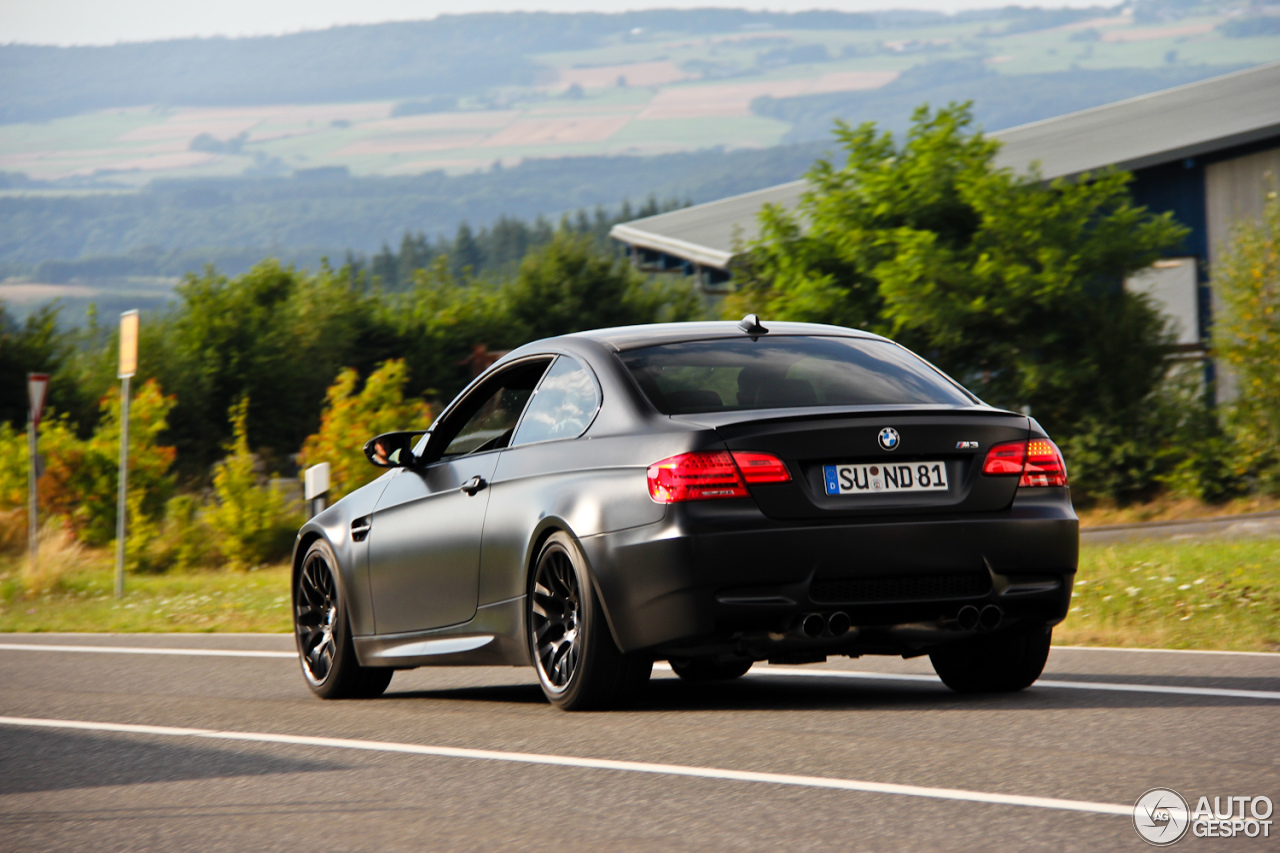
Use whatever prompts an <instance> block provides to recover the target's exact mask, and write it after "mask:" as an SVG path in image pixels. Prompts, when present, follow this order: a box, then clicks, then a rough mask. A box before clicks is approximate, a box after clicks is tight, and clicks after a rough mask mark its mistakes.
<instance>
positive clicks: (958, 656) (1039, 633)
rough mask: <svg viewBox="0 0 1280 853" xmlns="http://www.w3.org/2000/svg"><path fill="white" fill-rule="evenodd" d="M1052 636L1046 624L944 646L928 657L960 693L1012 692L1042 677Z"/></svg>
mask: <svg viewBox="0 0 1280 853" xmlns="http://www.w3.org/2000/svg"><path fill="white" fill-rule="evenodd" d="M1052 636H1053V629H1052V628H1051V627H1050V626H1047V625H1035V626H1032V627H1030V628H1021V629H1015V630H1012V631H1002V632H1001V633H999V634H989V635H987V636H983V637H976V638H974V639H972V640H967V641H964V642H961V643H956V644H954V645H950V646H944V647H943V648H940V649H937V650H936V651H933V652H930V653H929V660H930V661H931V662H932V663H933V670H934V672H936V673H938V677H939V678H941V679H942V683H943V684H945V685H947V686H948V687H950V688H951V689H952V690H955V691H956V692H958V693H1010V692H1013V691H1015V690H1021V689H1023V688H1024V687H1029V686H1030V685H1031V684H1032V683H1034V682H1035V680H1036V679H1037V678H1039V677H1040V673H1041V672H1043V671H1044V664H1045V661H1046V660H1048V658H1049V641H1050V639H1051V638H1052Z"/></svg>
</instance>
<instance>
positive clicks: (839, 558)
mask: <svg viewBox="0 0 1280 853" xmlns="http://www.w3.org/2000/svg"><path fill="white" fill-rule="evenodd" d="M581 545H582V547H583V551H584V552H585V554H586V557H587V560H588V562H589V564H590V566H591V569H592V572H593V576H594V578H595V580H596V584H597V588H598V591H599V593H600V597H601V601H602V603H603V604H604V607H605V611H606V614H607V617H608V619H609V623H610V626H611V628H612V630H613V633H614V637H615V639H616V640H617V642H618V645H619V647H620V648H621V649H622V650H623V651H628V652H630V651H640V650H646V651H651V652H653V653H654V654H655V655H657V656H672V655H679V654H687V655H692V654H741V655H748V656H751V657H755V658H766V657H777V658H785V657H787V656H792V657H795V656H801V657H803V656H804V655H805V654H810V653H812V654H814V655H820V654H824V653H829V654H862V653H889V654H915V653H921V652H924V651H927V650H928V648H929V647H931V646H934V645H937V644H939V643H942V642H949V641H952V640H957V639H962V638H964V637H967V636H969V635H971V634H972V633H973V632H974V631H973V630H970V629H968V628H962V627H961V620H958V619H957V617H958V615H959V613H960V610H961V608H962V607H964V606H965V605H974V606H977V607H983V606H985V605H988V604H991V605H995V606H997V607H999V608H1000V611H1001V614H1002V624H1003V625H1006V626H1010V625H1014V624H1017V623H1019V622H1024V623H1025V622H1033V621H1034V622H1037V623H1042V624H1054V623H1057V622H1060V621H1061V620H1062V619H1063V617H1065V616H1066V613H1067V608H1068V605H1069V603H1070V600H1071V587H1072V583H1073V578H1074V574H1075V571H1076V562H1077V555H1078V549H1079V524H1078V521H1077V519H1076V516H1075V513H1074V511H1073V510H1072V508H1071V501H1070V497H1069V494H1068V492H1067V490H1066V489H1037V490H1022V491H1021V492H1020V493H1019V496H1018V497H1017V498H1016V499H1015V500H1014V502H1013V504H1012V506H1011V507H1010V508H1009V509H1007V510H1004V511H1001V512H996V513H982V514H969V515H965V516H953V517H945V516H925V517H916V518H903V517H897V518H895V519H892V520H888V519H885V520H879V521H876V520H865V521H859V522H858V523H840V524H798V523H795V522H779V521H775V520H771V519H769V518H767V517H766V516H764V515H763V514H762V513H761V512H760V511H759V510H758V509H757V508H756V507H755V506H754V504H752V503H751V502H750V501H745V500H743V501H736V500H735V501H718V502H706V503H693V504H676V505H673V506H672V507H671V508H670V510H669V511H668V513H667V516H666V518H665V519H664V520H663V521H662V522H660V523H658V524H654V525H647V526H644V527H637V528H632V529H629V530H623V531H618V532H615V533H607V534H602V535H599V536H593V537H588V538H585V539H583V540H582V542H581ZM815 612H816V613H820V614H822V615H824V616H829V615H830V614H831V613H834V612H842V613H846V614H848V616H849V617H850V620H851V622H852V625H853V630H851V631H849V632H848V634H845V635H842V636H839V637H835V636H831V635H830V634H829V633H827V634H826V635H824V636H821V637H816V638H815V637H809V636H806V635H804V634H803V633H802V632H801V631H800V630H799V629H798V625H799V623H800V622H801V620H802V619H803V617H804V616H805V615H807V614H811V613H815Z"/></svg>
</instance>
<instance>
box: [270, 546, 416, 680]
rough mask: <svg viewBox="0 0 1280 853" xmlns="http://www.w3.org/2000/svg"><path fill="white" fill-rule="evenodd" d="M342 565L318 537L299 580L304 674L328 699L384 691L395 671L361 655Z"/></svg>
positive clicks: (296, 611) (297, 627)
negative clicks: (367, 663) (363, 661)
mask: <svg viewBox="0 0 1280 853" xmlns="http://www.w3.org/2000/svg"><path fill="white" fill-rule="evenodd" d="M336 565H337V560H336V559H335V558H334V555H333V549H332V548H330V547H329V543H327V542H325V541H324V540H318V541H316V542H315V543H314V544H312V546H311V547H310V548H309V549H308V550H307V553H306V556H304V557H303V558H302V569H301V571H300V572H298V576H297V579H296V580H295V581H294V585H293V626H294V636H295V638H296V639H297V643H298V660H299V663H300V664H301V665H302V675H303V678H305V679H306V682H307V686H308V687H310V688H311V691H312V692H313V693H315V694H316V695H317V696H320V697H321V698H324V699H347V698H352V699H354V698H372V697H374V696H379V695H381V694H382V692H383V691H384V690H386V689H387V685H388V684H390V683H391V676H392V675H393V674H394V673H395V670H393V669H390V668H385V667H364V666H361V665H360V663H359V661H357V660H356V652H355V647H354V646H353V645H352V643H351V635H350V630H349V624H348V621H347V609H346V603H345V601H344V600H343V597H342V593H341V589H340V587H339V585H338V579H337V575H336V574H335V571H334V567H335V566H336Z"/></svg>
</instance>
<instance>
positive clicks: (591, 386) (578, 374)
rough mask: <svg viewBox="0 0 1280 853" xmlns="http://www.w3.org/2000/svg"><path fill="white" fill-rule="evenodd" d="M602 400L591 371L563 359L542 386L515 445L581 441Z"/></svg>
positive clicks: (523, 422)
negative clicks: (536, 442) (575, 439)
mask: <svg viewBox="0 0 1280 853" xmlns="http://www.w3.org/2000/svg"><path fill="white" fill-rule="evenodd" d="M598 408H600V396H599V395H598V394H597V393H596V384H595V382H594V381H593V380H592V378H591V374H590V373H588V372H587V369H586V368H585V367H583V366H582V365H581V364H579V363H578V362H577V361H575V360H573V359H572V358H569V357H568V356H563V355H562V356H560V358H558V359H556V363H555V364H554V365H552V366H551V369H550V370H548V371H547V376H546V378H545V379H543V380H542V384H541V385H539V386H538V391H537V393H535V394H534V395H533V401H532V402H531V403H529V408H528V409H527V410H526V411H525V413H524V420H522V421H520V428H519V429H517V430H516V434H515V436H513V437H512V439H511V444H512V445H513V446H514V445H517V444H532V443H533V442H535V441H548V440H550V439H553V438H577V437H578V436H580V435H582V433H583V432H585V431H586V429H587V427H588V426H590V425H591V419H592V418H593V417H595V414H596V409H598Z"/></svg>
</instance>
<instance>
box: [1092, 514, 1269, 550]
mask: <svg viewBox="0 0 1280 853" xmlns="http://www.w3.org/2000/svg"><path fill="white" fill-rule="evenodd" d="M1270 536H1280V512H1255V513H1249V514H1247V515H1224V516H1219V517H1217V518H1191V519H1184V520H1182V521H1144V522H1140V523H1137V524H1112V525H1106V526H1103V527H1083V528H1081V529H1080V542H1081V544H1085V545H1101V544H1109V543H1112V542H1135V541H1138V540H1141V539H1173V540H1179V539H1202V538H1206V537H1213V538H1219V539H1256V538H1261V537H1270Z"/></svg>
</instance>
